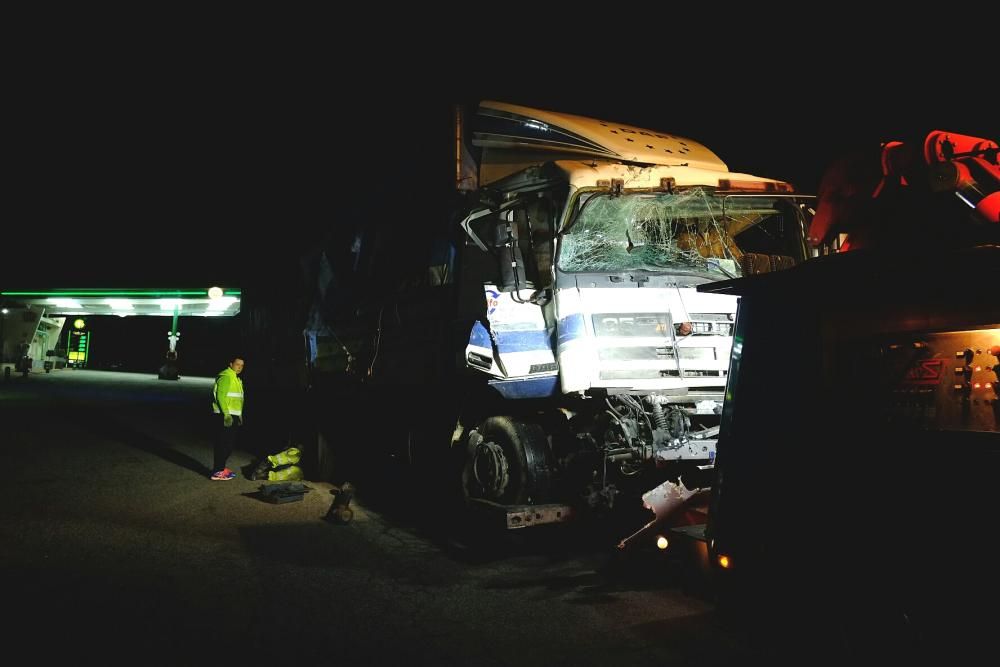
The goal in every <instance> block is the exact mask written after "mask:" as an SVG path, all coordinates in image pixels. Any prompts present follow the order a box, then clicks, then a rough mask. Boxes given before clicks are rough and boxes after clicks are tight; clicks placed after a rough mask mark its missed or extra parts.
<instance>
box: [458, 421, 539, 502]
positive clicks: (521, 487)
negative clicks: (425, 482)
mask: <svg viewBox="0 0 1000 667" xmlns="http://www.w3.org/2000/svg"><path fill="white" fill-rule="evenodd" d="M548 461H549V453H548V440H547V439H546V437H545V432H544V431H543V430H542V428H541V427H540V426H538V425H537V424H527V423H523V422H520V421H517V420H515V419H513V418H511V417H489V418H488V419H486V420H485V421H483V423H482V424H480V425H479V427H477V428H476V429H475V431H474V432H473V433H470V437H469V440H468V443H467V445H466V452H465V465H464V467H463V470H462V491H463V493H464V494H465V497H466V499H467V500H469V499H476V498H479V499H483V500H489V501H491V502H495V503H499V504H501V505H526V504H530V503H537V502H544V500H545V496H546V495H547V492H548V486H549V470H550V466H549V464H548Z"/></svg>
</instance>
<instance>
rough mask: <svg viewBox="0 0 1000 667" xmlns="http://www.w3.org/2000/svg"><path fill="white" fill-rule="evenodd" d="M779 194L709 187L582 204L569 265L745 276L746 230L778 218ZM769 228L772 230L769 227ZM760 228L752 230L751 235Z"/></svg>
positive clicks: (567, 243)
mask: <svg viewBox="0 0 1000 667" xmlns="http://www.w3.org/2000/svg"><path fill="white" fill-rule="evenodd" d="M776 205H777V204H776V202H775V200H774V198H769V197H740V198H723V197H717V196H715V195H714V194H713V193H712V192H710V191H708V190H705V189H703V188H695V189H692V190H686V191H684V192H679V193H671V194H668V193H641V194H627V195H622V196H616V197H612V196H610V195H608V194H606V193H595V194H593V195H591V196H590V198H589V199H587V200H586V201H584V202H583V203H582V205H581V206H582V208H581V209H580V212H579V215H578V217H577V219H576V222H575V224H573V225H572V227H570V229H569V230H568V231H567V232H566V234H565V237H564V239H563V242H562V247H561V249H560V251H559V260H558V266H559V268H560V269H561V270H563V271H570V272H585V271H654V272H670V271H680V272H689V273H690V272H694V273H701V274H705V275H707V276H709V277H712V278H715V279H725V278H734V277H738V276H740V275H742V270H741V267H740V259H741V258H742V256H743V254H744V253H745V252H748V251H749V250H748V249H747V248H742V247H741V235H742V234H744V233H746V232H748V231H749V230H753V229H758V228H759V229H758V232H760V231H763V230H764V228H765V227H766V226H767V224H766V223H767V221H768V220H770V219H775V218H780V217H781V213H780V212H779V211H778V210H777V209H776ZM768 233H771V232H768ZM753 236H754V234H748V235H747V238H751V237H753Z"/></svg>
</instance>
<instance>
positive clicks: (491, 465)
mask: <svg viewBox="0 0 1000 667" xmlns="http://www.w3.org/2000/svg"><path fill="white" fill-rule="evenodd" d="M472 477H473V479H474V480H475V482H476V485H477V487H478V488H479V489H481V490H482V492H483V495H484V496H485V497H487V498H490V499H494V500H495V499H498V498H501V497H502V496H503V494H504V492H505V491H506V490H507V485H508V484H509V483H510V465H509V463H508V462H507V456H506V454H504V451H503V448H502V447H501V446H500V445H499V444H497V443H496V442H493V441H492V440H486V441H483V442H481V443H479V445H478V446H477V447H476V453H475V454H474V455H473V458H472Z"/></svg>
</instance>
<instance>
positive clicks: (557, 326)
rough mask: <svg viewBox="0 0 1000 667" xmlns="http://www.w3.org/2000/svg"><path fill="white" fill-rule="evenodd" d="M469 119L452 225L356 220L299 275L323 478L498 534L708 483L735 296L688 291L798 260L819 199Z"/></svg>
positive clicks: (560, 128) (622, 136)
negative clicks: (394, 481)
mask: <svg viewBox="0 0 1000 667" xmlns="http://www.w3.org/2000/svg"><path fill="white" fill-rule="evenodd" d="M465 121H466V119H465V117H464V115H462V114H460V113H457V112H456V124H455V135H454V140H455V151H454V154H455V158H456V163H455V178H456V185H457V188H456V190H457V195H456V200H457V201H458V202H459V203H458V205H457V206H455V207H453V208H454V210H456V211H457V212H456V213H455V214H454V215H452V216H451V218H445V219H443V220H440V221H435V220H429V219H428V217H429V216H423V217H422V213H423V212H422V210H421V208H420V206H419V205H417V204H414V205H413V207H412V217H411V219H407V220H398V219H397V220H392V221H385V220H378V219H373V218H374V217H376V216H370V215H367V216H366V215H365V214H364V212H362V214H359V215H358V216H357V217H358V221H357V222H356V224H353V225H348V226H346V233H345V226H342V229H341V230H340V232H341V233H338V234H337V235H336V238H334V237H331V239H333V240H331V241H330V242H328V243H327V244H326V245H324V247H321V248H317V250H316V252H314V253H313V254H312V256H311V259H310V260H309V261H308V262H307V263H306V269H307V273H308V275H309V279H310V283H311V284H313V285H315V286H316V287H315V298H314V300H313V302H312V304H311V307H310V310H309V315H308V322H307V324H306V326H305V340H306V345H305V347H306V354H307V357H308V374H309V377H308V380H307V383H308V386H309V392H310V395H311V404H312V405H313V406H315V409H314V410H313V411H312V413H313V414H315V415H318V417H319V419H320V421H321V423H320V424H319V428H318V431H319V434H320V436H319V437H320V445H319V459H320V464H321V465H320V467H321V468H322V467H323V461H324V460H327V461H329V458H330V451H333V450H336V452H335V453H334V454H333V456H338V457H340V458H339V459H338V460H339V461H340V462H344V461H354V462H359V463H358V466H360V467H363V468H364V469H365V470H367V471H369V472H371V471H372V470H375V471H376V472H375V473H373V474H378V473H377V470H378V468H379V466H380V465H381V464H380V463H378V461H379V458H378V457H379V456H381V455H383V454H384V455H386V456H391V457H392V458H393V459H394V460H395V461H396V462H400V463H403V464H405V465H408V466H410V465H412V466H416V468H415V469H416V470H417V471H419V472H418V473H417V478H418V479H420V480H423V481H424V482H426V484H428V485H434V486H440V487H447V488H454V489H455V496H456V498H460V499H461V500H462V501H464V502H463V504H464V506H466V507H469V508H474V509H478V510H481V516H483V517H484V519H483V520H484V521H493V522H495V524H496V525H498V526H501V527H506V528H507V529H519V528H524V527H528V526H533V525H541V524H550V523H558V522H563V521H567V520H569V519H571V518H572V517H574V516H578V515H580V514H581V513H591V512H596V513H598V514H601V513H607V512H608V511H610V510H615V509H617V508H618V507H621V506H628V507H637V506H638V507H641V500H640V498H641V494H642V492H644V491H647V490H648V489H650V488H654V487H656V486H657V485H658V484H661V483H664V482H668V481H675V482H676V481H678V480H680V479H681V478H682V477H684V479H685V481H686V482H687V486H689V487H694V486H702V485H703V484H704V483H705V482H706V480H708V479H710V477H711V474H712V467H713V464H714V460H715V451H716V440H717V437H718V431H719V423H720V415H721V414H722V404H723V398H724V394H725V386H726V381H727V373H728V370H729V362H730V353H731V350H732V348H733V346H734V337H733V333H734V325H735V319H736V309H737V298H736V297H735V296H732V295H728V294H711V293H703V292H699V291H698V288H699V287H700V286H703V285H705V284H706V283H712V282H717V281H726V280H730V279H733V278H738V277H741V276H747V275H753V274H760V273H770V272H774V271H778V270H782V269H786V268H790V267H793V266H795V265H796V264H798V263H801V262H802V261H803V260H805V259H806V258H807V257H808V256H809V248H808V245H807V243H806V230H807V228H808V222H809V217H810V215H811V212H812V209H811V206H812V199H813V198H812V197H810V196H805V195H801V194H797V193H796V192H795V191H794V190H793V187H792V186H791V185H790V184H789V183H786V182H782V181H779V180H774V179H769V178H762V177H758V176H754V175H750V174H744V173H734V172H732V171H730V169H729V167H728V166H727V165H726V164H725V163H724V162H723V161H722V159H720V157H718V156H717V155H716V154H715V153H714V152H712V150H710V149H709V148H707V147H706V146H703V145H701V144H700V143H698V142H696V141H693V140H691V139H686V138H684V137H679V136H675V135H673V134H669V133H664V132H657V131H652V130H646V129H641V128H637V127H632V126H629V125H624V124H621V123H614V122H610V121H603V120H596V119H591V118H584V117H580V116H573V115H568V114H563V113H556V112H551V111H543V110H538V109H529V108H525V107H520V106H515V105H511V104H504V103H498V102H483V103H481V104H480V105H479V108H478V113H477V114H476V116H475V118H474V119H470V121H469V123H468V124H467V123H466V122H465ZM470 126H471V127H470ZM735 344H736V345H737V346H738V345H739V342H738V341H737V342H736V343H735ZM345 416H349V421H350V422H352V424H353V426H354V427H355V428H354V429H353V430H352V431H351V432H350V433H349V434H348V433H346V432H345V431H344V429H345V426H344V423H345V422H346V421H348V419H345ZM335 441H336V442H335ZM345 442H346V443H349V444H347V445H346V446H345ZM345 449H346V450H348V451H346V452H345V451H344V450H345ZM362 461H363V463H360V462H362ZM687 480H695V481H687Z"/></svg>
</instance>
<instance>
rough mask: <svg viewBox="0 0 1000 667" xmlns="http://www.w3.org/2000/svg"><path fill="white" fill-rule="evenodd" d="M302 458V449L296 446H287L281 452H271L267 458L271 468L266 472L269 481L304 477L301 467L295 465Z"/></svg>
mask: <svg viewBox="0 0 1000 667" xmlns="http://www.w3.org/2000/svg"><path fill="white" fill-rule="evenodd" d="M301 458H302V451H301V450H300V449H299V448H298V447H289V448H288V449H286V450H285V451H283V452H278V453H277V454H271V455H269V456H268V457H267V460H268V461H270V462H271V466H272V467H273V468H274V469H273V470H269V471H268V473H267V479H268V481H270V482H275V481H286V480H297V479H304V475H303V473H302V468H300V467H299V466H297V465H295V464H297V463H298V462H299V460H300V459H301Z"/></svg>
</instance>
